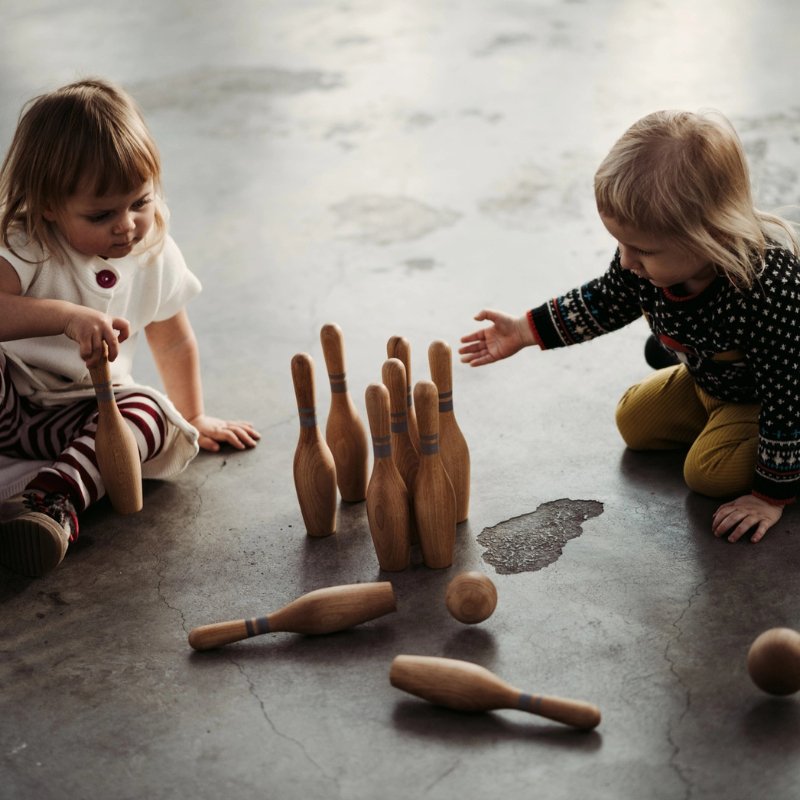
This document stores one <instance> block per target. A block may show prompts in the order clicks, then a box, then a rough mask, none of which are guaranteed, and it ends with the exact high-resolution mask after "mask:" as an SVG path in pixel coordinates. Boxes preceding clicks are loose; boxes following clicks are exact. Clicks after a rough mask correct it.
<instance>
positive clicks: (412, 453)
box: [381, 358, 419, 494]
mask: <svg viewBox="0 0 800 800" xmlns="http://www.w3.org/2000/svg"><path fill="white" fill-rule="evenodd" d="M381 379H382V380H383V383H384V385H385V386H386V388H387V389H388V390H389V408H390V410H391V430H392V459H393V460H394V463H395V464H396V465H397V469H398V470H399V471H400V475H402V477H403V481H404V482H405V484H406V487H407V488H408V491H409V494H410V493H411V492H413V491H414V480H415V478H416V477H417V470H418V469H419V453H418V452H417V450H416V448H415V447H414V444H413V442H412V441H411V434H410V433H409V430H408V404H407V403H406V393H407V391H406V368H405V366H403V362H402V361H401V360H400V359H399V358H387V359H386V361H384V362H383V369H382V370H381Z"/></svg>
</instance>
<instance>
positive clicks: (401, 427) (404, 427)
mask: <svg viewBox="0 0 800 800" xmlns="http://www.w3.org/2000/svg"><path fill="white" fill-rule="evenodd" d="M389 427H390V428H391V431H392V433H406V432H407V431H408V423H407V422H406V418H405V416H404V417H403V421H402V422H392V423H391V424H390V426H389Z"/></svg>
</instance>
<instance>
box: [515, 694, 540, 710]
mask: <svg viewBox="0 0 800 800" xmlns="http://www.w3.org/2000/svg"><path fill="white" fill-rule="evenodd" d="M517 708H519V709H521V710H522V711H532V712H533V713H534V714H538V713H539V712H540V710H541V708H542V696H541V695H540V694H537V695H532V694H525V692H522V693H521V694H520V696H519V699H518V700H517Z"/></svg>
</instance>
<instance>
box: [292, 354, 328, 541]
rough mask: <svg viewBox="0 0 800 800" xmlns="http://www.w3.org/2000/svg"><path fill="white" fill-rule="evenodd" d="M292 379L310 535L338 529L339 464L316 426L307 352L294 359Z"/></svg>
mask: <svg viewBox="0 0 800 800" xmlns="http://www.w3.org/2000/svg"><path fill="white" fill-rule="evenodd" d="M292 382H293V383H294V393H295V396H296V397H297V410H298V412H299V414H300V438H299V439H298V442H297V449H296V450H295V453H294V486H295V489H296V490H297V499H298V501H299V503H300V511H301V513H302V515H303V522H305V525H306V531H307V532H308V535H309V536H330V535H331V534H332V533H336V466H335V465H334V462H333V456H332V455H331V451H330V449H329V448H328V445H327V444H326V443H325V440H324V439H323V438H322V434H321V433H320V431H319V428H318V427H317V414H316V409H315V406H314V362H313V360H312V359H311V356H310V355H308V354H307V353H298V354H297V355H296V356H295V357H294V358H293V359H292Z"/></svg>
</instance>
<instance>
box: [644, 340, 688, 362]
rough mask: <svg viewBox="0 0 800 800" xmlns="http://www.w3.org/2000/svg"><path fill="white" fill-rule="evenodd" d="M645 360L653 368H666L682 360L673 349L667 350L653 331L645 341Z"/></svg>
mask: <svg viewBox="0 0 800 800" xmlns="http://www.w3.org/2000/svg"><path fill="white" fill-rule="evenodd" d="M644 360H645V361H646V362H647V363H648V364H649V365H650V366H651V367H652V368H653V369H664V367H674V366H675V365H676V364H680V363H681V362H680V361H679V360H678V357H677V356H676V355H675V353H673V352H672V350H667V348H666V347H664V345H663V344H661V342H659V341H658V339H656V337H655V336H653V334H652V333H651V334H650V336H648V337H647V341H646V342H645V343H644Z"/></svg>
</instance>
